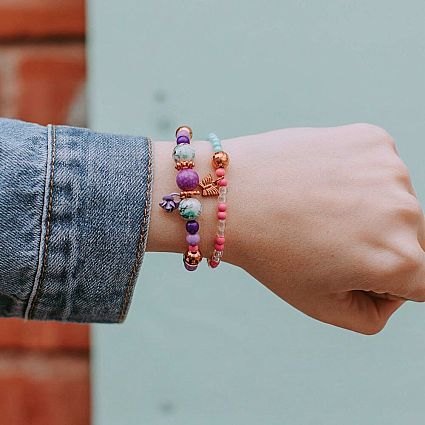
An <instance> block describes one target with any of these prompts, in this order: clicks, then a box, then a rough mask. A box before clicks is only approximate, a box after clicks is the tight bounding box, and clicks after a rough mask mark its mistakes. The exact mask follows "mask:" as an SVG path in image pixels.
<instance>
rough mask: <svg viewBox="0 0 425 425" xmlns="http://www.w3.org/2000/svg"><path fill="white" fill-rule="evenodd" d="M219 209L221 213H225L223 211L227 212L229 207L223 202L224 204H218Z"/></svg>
mask: <svg viewBox="0 0 425 425" xmlns="http://www.w3.org/2000/svg"><path fill="white" fill-rule="evenodd" d="M217 208H218V210H219V211H221V212H223V211H226V210H227V205H226V204H225V203H224V202H222V203H220V204H218V207H217Z"/></svg>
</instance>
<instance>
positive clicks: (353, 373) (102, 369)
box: [89, 0, 425, 425]
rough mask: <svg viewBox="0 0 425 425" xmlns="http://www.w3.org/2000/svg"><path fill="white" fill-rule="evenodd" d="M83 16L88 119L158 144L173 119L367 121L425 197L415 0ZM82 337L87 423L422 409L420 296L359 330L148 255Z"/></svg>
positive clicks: (366, 415)
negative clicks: (372, 327)
mask: <svg viewBox="0 0 425 425" xmlns="http://www.w3.org/2000/svg"><path fill="white" fill-rule="evenodd" d="M89 12H90V13H89V24H90V36H89V42H90V96H89V98H90V103H91V105H90V110H91V125H92V127H94V128H96V129H101V130H104V131H114V132H125V133H133V134H145V135H150V136H152V137H153V138H156V139H170V138H171V137H172V132H173V129H174V128H175V127H176V126H177V124H179V123H181V122H187V123H190V124H191V125H192V126H193V128H194V129H195V132H196V136H198V137H202V136H203V135H205V134H206V133H207V132H208V131H211V130H213V131H216V132H217V133H218V134H220V135H221V136H222V137H229V136H235V135H241V134H246V133H251V132H259V131H263V130H269V129H275V128H281V127H287V126H327V125H338V124H342V123H348V122H354V121H368V122H373V123H376V124H379V125H382V126H384V127H386V128H387V129H388V130H389V131H390V132H391V133H392V134H393V135H394V136H395V137H396V139H397V140H398V141H399V150H400V153H401V155H402V156H403V158H404V159H405V160H406V162H407V163H408V165H409V167H410V168H411V170H412V175H413V179H414V182H415V185H416V187H417V190H418V193H419V195H420V197H421V199H422V200H424V199H425V185H424V184H423V182H425V170H424V167H423V163H424V161H423V158H424V156H425V147H424V140H423V137H424V134H425V101H424V99H425V82H424V75H425V26H424V18H425V2H424V1H423V0H411V1H408V2H401V1H395V0H371V1H366V0H364V1H360V0H356V1H355V0H352V1H347V0H346V1H344V0H327V1H317V0H310V1H308V0H304V1H301V0H273V1H259V0H247V1H244V2H243V1H241V0H239V1H234V0H216V1H211V0H179V1H176V0H174V1H164V0H150V1H147V0H145V1H140V0H139V1H138V0H120V1H112V0H91V1H90V7H89ZM156 178H160V176H156ZM283 195H284V194H283ZM154 207H155V206H154ZM171 275H173V276H175V279H171V278H170V276H171ZM217 275H218V276H219V277H220V279H219V280H218V281H217V279H216V276H217ZM94 341H95V347H94V357H93V359H94V375H93V377H94V389H95V393H94V411H95V424H96V425H123V424H125V425H133V424H134V425H136V424H137V425H145V424H146V425H157V424H158V425H162V424H164V425H165V424H167V425H168V424H172V425H192V424H193V425H228V424H229V425H239V424H241V425H242V424H243V425H258V424H265V425H275V424H276V425H282V424H290V425H298V424H300V425H301V424H302V425H306V424H314V425H317V424H326V425H341V424H344V425H352V424H353V425H354V424H356V425H357V424H359V425H360V424H361V425H366V424H367V425H369V424H371V425H381V424H385V425H392V424H394V425H395V424H397V425H398V424H409V425H411V424H422V423H423V418H424V416H425V360H424V359H425V307H423V306H421V305H414V304H409V305H408V306H406V308H403V309H402V310H401V311H400V312H399V313H397V315H396V317H394V319H393V320H392V321H391V322H390V324H389V325H388V328H387V329H386V330H385V331H384V332H383V333H382V334H380V335H378V336H375V337H363V336H360V335H356V334H353V333H349V332H347V331H342V330H339V329H336V328H333V327H330V326H326V325H323V324H320V323H318V322H315V321H313V320H311V319H309V318H306V317H304V316H303V315H302V314H301V313H298V312H297V311H295V310H293V309H292V308H290V307H289V306H288V305H286V304H285V303H283V302H282V301H281V300H279V299H278V298H277V297H275V296H274V295H273V294H271V293H270V292H268V291H267V290H266V289H264V288H263V287H262V286H261V285H260V284H259V283H257V282H256V281H255V280H253V279H252V278H250V277H249V276H248V275H247V274H246V273H244V272H243V271H242V270H239V269H237V268H233V267H230V266H227V265H223V267H222V269H221V270H220V271H217V273H212V272H211V271H209V270H207V269H206V266H205V264H204V267H202V268H201V270H199V271H198V272H197V273H195V274H188V273H185V272H184V271H183V270H182V266H181V258H180V256H177V255H155V254H151V255H147V256H146V258H145V261H144V265H143V269H142V272H141V276H140V278H139V281H138V285H137V290H136V293H135V298H134V302H133V305H132V308H131V311H130V315H129V318H128V321H127V322H126V323H125V325H123V326H96V327H95V332H94Z"/></svg>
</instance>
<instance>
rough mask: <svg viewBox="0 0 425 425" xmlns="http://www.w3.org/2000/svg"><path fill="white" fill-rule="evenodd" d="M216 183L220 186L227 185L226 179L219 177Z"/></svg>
mask: <svg viewBox="0 0 425 425" xmlns="http://www.w3.org/2000/svg"><path fill="white" fill-rule="evenodd" d="M218 184H219V185H220V186H227V180H226V179H221V180H219V182H218Z"/></svg>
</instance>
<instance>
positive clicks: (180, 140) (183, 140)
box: [177, 136, 190, 145]
mask: <svg viewBox="0 0 425 425" xmlns="http://www.w3.org/2000/svg"><path fill="white" fill-rule="evenodd" d="M180 143H190V139H189V137H187V136H180V137H177V144H178V145H179V144H180Z"/></svg>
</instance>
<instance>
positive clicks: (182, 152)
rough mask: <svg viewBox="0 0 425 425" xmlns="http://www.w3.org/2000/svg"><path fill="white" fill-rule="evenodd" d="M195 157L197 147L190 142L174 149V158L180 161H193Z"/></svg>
mask: <svg viewBox="0 0 425 425" xmlns="http://www.w3.org/2000/svg"><path fill="white" fill-rule="evenodd" d="M194 158H195V149H194V148H193V147H192V146H191V145H189V144H188V143H182V144H180V145H177V146H176V147H175V148H174V150H173V159H174V161H175V162H179V161H193V159H194Z"/></svg>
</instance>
